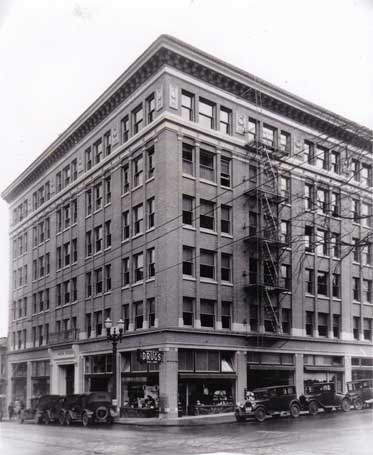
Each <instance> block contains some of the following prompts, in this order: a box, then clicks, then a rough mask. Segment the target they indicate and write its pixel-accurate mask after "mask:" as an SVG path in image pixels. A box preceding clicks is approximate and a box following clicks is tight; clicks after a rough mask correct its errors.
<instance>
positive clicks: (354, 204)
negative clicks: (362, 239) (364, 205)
mask: <svg viewBox="0 0 373 455" xmlns="http://www.w3.org/2000/svg"><path fill="white" fill-rule="evenodd" d="M351 215H352V220H353V222H354V223H358V224H360V202H359V200H357V199H352V201H351Z"/></svg>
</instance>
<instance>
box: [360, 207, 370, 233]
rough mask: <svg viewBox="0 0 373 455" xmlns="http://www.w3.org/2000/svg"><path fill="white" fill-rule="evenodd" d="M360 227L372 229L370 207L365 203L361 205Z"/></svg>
mask: <svg viewBox="0 0 373 455" xmlns="http://www.w3.org/2000/svg"><path fill="white" fill-rule="evenodd" d="M360 219H361V225H362V226H364V227H372V206H371V204H368V203H366V202H362V203H361V216H360Z"/></svg>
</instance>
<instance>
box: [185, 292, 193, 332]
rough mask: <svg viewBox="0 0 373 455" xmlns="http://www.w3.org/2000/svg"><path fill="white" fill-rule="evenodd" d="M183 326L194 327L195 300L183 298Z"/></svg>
mask: <svg viewBox="0 0 373 455" xmlns="http://www.w3.org/2000/svg"><path fill="white" fill-rule="evenodd" d="M183 325H187V326H190V327H193V325H194V299H192V298H191V297H183Z"/></svg>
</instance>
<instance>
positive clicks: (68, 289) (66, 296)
mask: <svg viewBox="0 0 373 455" xmlns="http://www.w3.org/2000/svg"><path fill="white" fill-rule="evenodd" d="M62 285H63V296H64V301H63V303H64V304H65V305H67V304H68V303H70V301H71V300H70V298H71V296H70V293H71V287H70V281H69V280H68V281H64V282H63V283H62Z"/></svg>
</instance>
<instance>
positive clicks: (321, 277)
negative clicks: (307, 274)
mask: <svg viewBox="0 0 373 455" xmlns="http://www.w3.org/2000/svg"><path fill="white" fill-rule="evenodd" d="M328 275H329V274H328V272H320V271H319V272H317V293H318V294H319V295H326V296H327V295H328Z"/></svg>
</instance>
